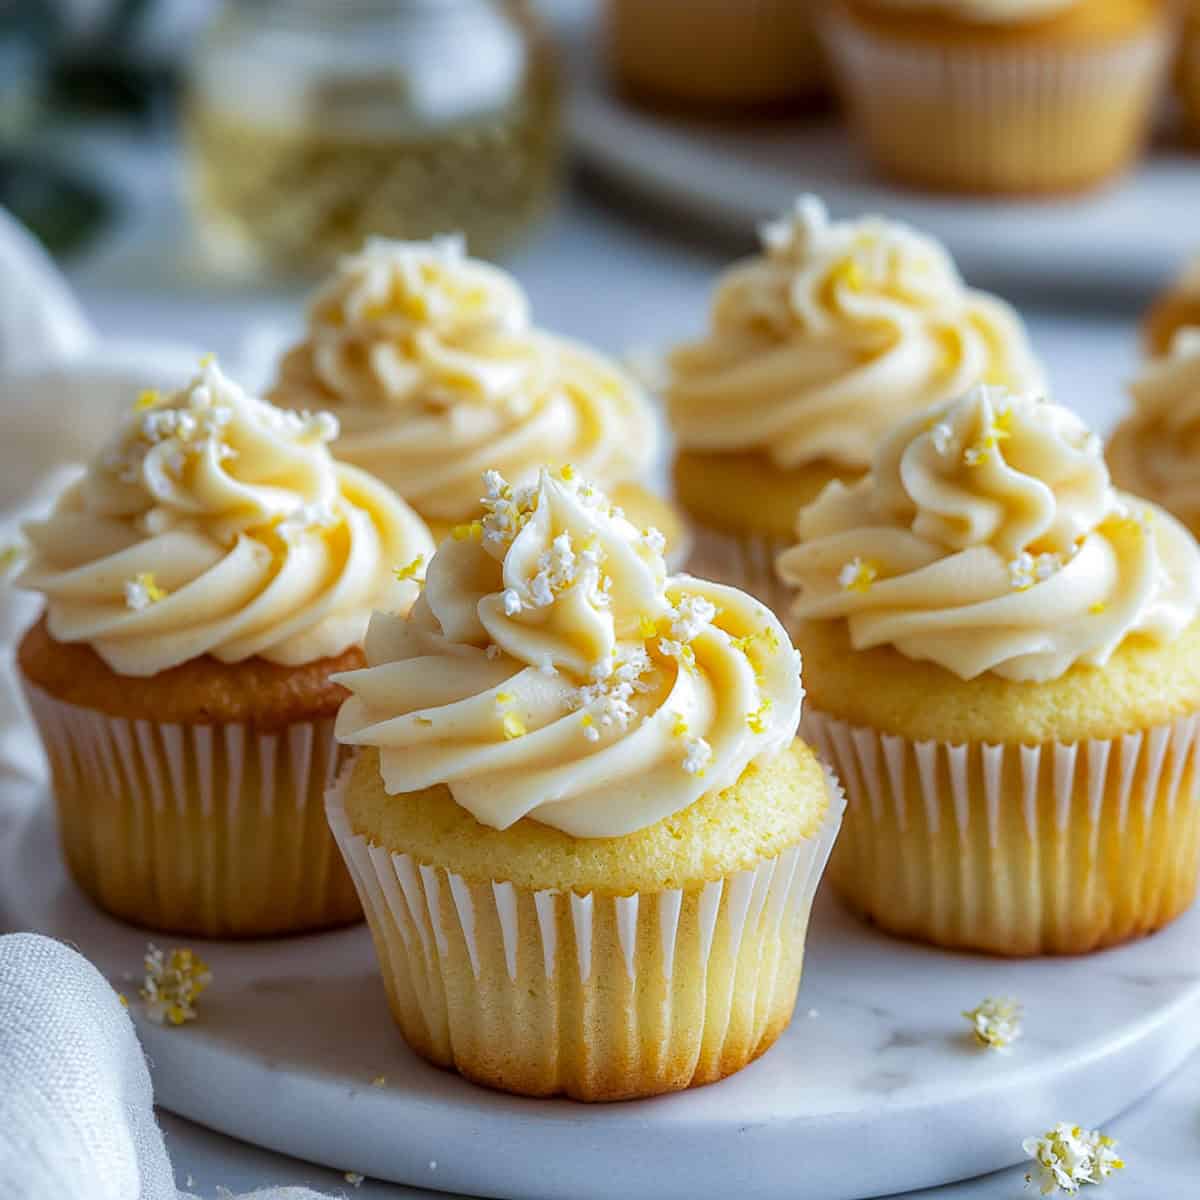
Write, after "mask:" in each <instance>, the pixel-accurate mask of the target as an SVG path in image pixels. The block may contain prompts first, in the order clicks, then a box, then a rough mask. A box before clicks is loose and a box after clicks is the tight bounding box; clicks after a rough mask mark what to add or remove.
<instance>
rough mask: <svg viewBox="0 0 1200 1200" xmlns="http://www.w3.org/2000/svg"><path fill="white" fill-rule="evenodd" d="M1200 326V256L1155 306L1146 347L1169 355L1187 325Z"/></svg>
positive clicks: (1145, 331)
mask: <svg viewBox="0 0 1200 1200" xmlns="http://www.w3.org/2000/svg"><path fill="white" fill-rule="evenodd" d="M1188 325H1195V326H1196V327H1197V328H1198V329H1200V258H1197V259H1195V260H1194V261H1193V262H1192V263H1190V264H1189V265H1188V267H1187V268H1186V269H1185V270H1184V271H1183V273H1182V274H1181V275H1180V276H1179V278H1178V279H1176V280H1175V282H1174V283H1173V284H1172V285H1171V287H1170V288H1168V289H1167V291H1165V292H1164V293H1163V294H1162V295H1161V296H1160V297H1159V298H1158V299H1157V300H1156V301H1155V302H1154V304H1153V305H1152V306H1151V308H1150V311H1149V312H1148V313H1147V314H1146V320H1145V322H1144V323H1143V328H1142V340H1143V342H1144V343H1145V347H1146V350H1147V351H1148V352H1149V353H1150V354H1153V355H1160V354H1166V353H1167V351H1168V350H1170V349H1171V343H1172V342H1173V341H1174V340H1175V335H1176V334H1177V333H1178V332H1179V331H1180V330H1181V329H1183V328H1184V327H1185V326H1188Z"/></svg>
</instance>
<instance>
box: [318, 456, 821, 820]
mask: <svg viewBox="0 0 1200 1200" xmlns="http://www.w3.org/2000/svg"><path fill="white" fill-rule="evenodd" d="M485 486H486V492H487V495H486V498H485V499H484V501H483V510H482V514H481V519H479V520H476V521H473V522H471V523H470V524H468V525H465V526H463V527H461V528H458V529H456V530H455V531H454V534H453V535H452V536H451V537H448V538H447V539H446V540H445V541H444V542H443V543H442V544H441V546H439V547H438V551H437V553H436V554H435V555H434V558H433V561H432V562H431V563H430V564H429V568H428V573H427V575H426V577H425V585H424V590H423V592H422V594H421V597H420V599H418V601H417V603H416V604H415V605H414V606H413V609H412V611H411V613H410V614H409V615H408V616H407V617H402V616H394V615H386V614H377V615H376V616H375V617H374V618H373V619H372V622H371V628H370V632H369V633H368V635H367V642H366V653H367V661H368V664H369V665H368V666H367V668H365V669H364V670H361V671H352V672H349V673H346V674H343V675H340V676H338V677H337V678H338V681H339V682H340V683H342V684H343V685H344V686H345V687H347V688H348V689H349V690H350V692H351V693H352V695H351V698H350V699H348V700H347V701H346V703H345V704H344V705H343V707H342V710H341V712H340V713H339V715H338V736H339V737H340V738H341V739H342V740H343V741H346V742H349V743H352V744H354V745H361V746H375V747H378V749H379V751H380V766H381V774H382V778H383V782H384V786H385V788H386V790H387V791H388V792H389V793H391V794H395V793H399V792H414V791H418V790H420V789H423V788H428V787H432V786H434V785H438V784H445V785H446V786H447V787H448V788H449V790H450V792H451V794H452V795H453V797H454V799H455V801H457V803H458V804H459V805H461V806H462V807H463V808H465V809H466V810H467V811H468V812H470V813H471V814H472V815H473V816H474V817H475V818H476V820H478V821H480V822H481V823H482V824H484V825H488V826H491V827H492V828H495V829H506V828H508V827H509V826H510V825H512V824H514V823H515V822H516V821H519V820H520V819H521V818H522V817H532V818H533V819H534V820H536V821H539V822H541V823H543V824H545V825H550V826H553V827H554V828H556V829H559V830H561V831H563V832H565V833H568V834H570V835H572V836H575V837H589V838H590V837H619V836H623V835H625V834H628V833H632V832H633V831H635V830H638V829H642V828H645V827H647V826H650V825H653V824H655V823H656V822H658V821H660V820H661V819H663V818H664V817H666V816H669V815H670V814H672V813H676V812H679V811H681V810H682V809H685V808H687V807H688V806H689V805H690V804H692V803H693V802H694V801H695V800H697V799H699V797H700V796H702V795H704V794H706V793H710V792H716V791H720V790H722V789H724V788H726V787H728V786H730V785H731V784H733V783H734V782H735V781H736V780H737V779H738V777H739V776H740V775H741V773H742V771H743V770H744V769H745V768H746V766H747V765H748V764H749V763H750V762H751V761H752V760H754V759H755V758H757V757H758V756H760V755H765V754H771V753H774V752H775V751H778V750H781V749H782V748H784V747H785V746H786V745H788V744H789V743H790V742H791V740H792V739H793V738H794V737H795V734H796V728H797V723H798V721H799V718H800V703H801V698H802V695H803V692H802V689H801V687H800V672H799V659H798V655H797V654H796V652H795V650H794V649H793V648H792V646H791V643H790V642H789V640H788V638H787V635H786V634H785V633H784V631H783V628H782V626H780V624H779V622H778V620H777V619H776V618H775V617H774V616H773V615H772V614H771V612H770V611H769V610H768V609H766V608H765V607H764V606H763V605H762V604H760V603H758V601H756V600H754V599H752V598H751V597H750V596H747V595H745V594H744V593H743V592H739V591H737V590H735V589H733V588H728V587H722V586H719V585H717V584H714V583H708V582H706V581H704V580H701V579H693V578H691V577H689V576H686V575H674V576H668V575H667V573H666V567H665V565H664V563H663V557H662V538H661V536H660V535H658V534H657V533H656V531H654V530H646V531H642V532H639V531H638V530H637V529H636V528H635V527H634V526H633V525H632V524H630V522H629V521H628V520H626V519H625V517H624V516H623V515H622V514H621V512H620V510H618V509H614V508H612V507H611V506H610V505H609V504H608V502H607V501H606V500H605V498H604V497H603V496H602V495H601V494H600V492H599V491H597V490H596V489H595V488H594V487H592V486H591V485H590V484H587V483H583V482H581V481H580V480H579V478H578V476H577V475H576V474H575V473H574V472H573V471H572V470H570V469H569V468H564V470H563V471H562V472H559V473H551V472H550V471H548V470H543V471H542V472H541V473H540V474H539V476H538V479H537V480H536V482H535V483H534V484H532V485H530V486H528V487H523V488H514V487H512V486H510V485H509V484H508V483H507V482H506V481H505V480H504V479H503V478H502V477H501V476H500V475H499V474H497V473H496V472H494V471H490V472H488V475H487V478H486V480H485Z"/></svg>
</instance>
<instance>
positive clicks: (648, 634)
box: [638, 613, 658, 638]
mask: <svg viewBox="0 0 1200 1200" xmlns="http://www.w3.org/2000/svg"><path fill="white" fill-rule="evenodd" d="M657 632H658V625H657V624H656V623H655V622H654V621H653V620H652V619H651V618H650V617H648V616H646V615H645V614H644V613H643V614H642V615H641V616H640V617H638V636H639V637H644V638H652V637H653V636H654V635H655V634H656V633H657Z"/></svg>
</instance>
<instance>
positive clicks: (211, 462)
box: [18, 364, 433, 676]
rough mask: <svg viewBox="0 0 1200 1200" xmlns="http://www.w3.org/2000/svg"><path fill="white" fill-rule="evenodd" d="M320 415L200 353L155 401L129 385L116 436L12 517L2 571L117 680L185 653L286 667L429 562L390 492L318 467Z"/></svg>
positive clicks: (335, 637) (336, 467) (392, 600)
mask: <svg viewBox="0 0 1200 1200" xmlns="http://www.w3.org/2000/svg"><path fill="white" fill-rule="evenodd" d="M336 432H337V422H336V420H335V419H334V418H333V417H331V416H329V414H328V413H317V414H316V415H309V414H306V413H305V414H301V413H293V412H284V411H282V410H281V409H277V408H275V407H273V406H272V405H270V404H267V403H265V402H264V401H262V400H259V399H256V398H255V397H252V396H249V395H247V394H246V393H245V392H244V391H242V390H241V389H240V388H239V387H237V386H236V385H235V384H233V383H232V382H231V381H230V380H228V379H227V378H226V377H225V376H224V375H223V374H222V373H221V372H220V370H219V369H218V368H217V367H216V366H215V365H212V364H209V365H207V366H205V367H204V368H203V370H202V371H201V373H200V374H199V375H198V376H197V377H196V378H195V379H194V380H193V381H192V382H191V383H190V384H189V385H188V386H187V387H186V388H184V389H183V390H181V391H180V392H178V393H176V394H175V395H172V396H170V397H167V398H163V397H160V396H159V395H157V394H156V393H144V394H143V395H142V397H141V398H140V399H139V401H138V403H137V405H136V406H135V408H134V410H133V411H132V412H131V413H130V415H129V416H128V417H127V418H126V419H125V421H124V423H123V424H122V426H121V428H120V429H119V430H118V432H117V434H116V436H115V438H114V439H113V441H112V442H111V443H110V445H109V446H108V447H107V448H106V450H105V451H104V452H103V453H102V454H101V456H100V457H99V458H98V459H97V460H96V461H95V462H93V463H92V464H91V466H90V467H89V468H88V470H87V472H86V473H85V474H84V475H83V476H82V478H80V479H79V480H78V481H77V482H76V483H75V484H74V485H73V486H71V487H70V488H69V489H68V490H67V491H66V493H65V494H64V495H63V496H62V497H61V499H60V500H59V502H58V504H57V505H56V507H55V509H54V511H53V512H52V514H51V515H50V517H49V518H48V519H46V520H44V521H39V522H34V523H32V524H30V525H28V526H26V536H27V538H28V540H29V542H30V545H31V558H30V561H29V563H28V565H27V566H26V568H25V570H24V571H23V572H22V574H21V576H20V578H19V580H18V583H19V584H20V585H21V586H23V587H26V588H30V589H33V590H36V591H39V592H42V593H44V594H45V596H46V600H47V621H48V627H49V631H50V634H51V636H53V637H54V638H55V639H56V640H58V641H60V642H86V643H88V644H90V645H91V646H92V647H93V648H94V649H95V650H96V652H97V653H98V654H99V655H100V656H101V657H102V658H103V659H104V661H105V662H106V663H108V665H109V666H110V667H112V669H113V670H114V671H116V672H118V673H119V674H122V675H134V676H145V675H154V674H157V673H158V672H159V671H164V670H166V669H168V668H170V667H173V666H177V665H178V664H179V663H182V662H186V661H188V660H189V659H193V658H197V657H199V656H201V655H206V654H208V655H212V656H213V657H214V658H217V659H219V660H221V661H222V662H227V663H234V662H241V661H243V660H244V659H248V658H251V657H255V656H258V657H261V658H264V659H267V660H269V661H270V662H274V663H280V664H283V665H286V666H297V665H300V664H303V663H307V662H313V661H316V660H317V659H321V658H325V657H330V656H333V655H337V654H340V653H341V652H342V651H344V650H346V649H347V648H348V647H350V646H352V645H354V644H355V643H357V642H360V641H361V640H362V638H363V636H364V634H365V632H366V628H367V622H368V620H369V618H370V614H371V610H372V609H373V608H376V607H385V608H396V609H400V610H406V609H407V608H408V607H409V606H410V605H411V603H412V601H413V599H414V598H415V593H416V585H415V584H414V583H413V582H411V581H404V582H400V581H398V580H397V579H396V578H395V574H394V572H395V568H396V567H397V566H398V565H403V564H406V563H409V562H410V561H411V560H413V558H414V557H415V556H419V555H424V556H425V557H429V556H430V555H432V552H433V542H432V539H431V538H430V535H429V531H428V530H427V529H426V528H425V525H424V524H423V522H422V521H421V520H420V518H419V517H417V516H416V514H415V513H413V512H412V511H411V510H410V509H409V508H408V507H407V506H406V505H405V504H404V503H403V501H401V500H400V498H399V497H398V496H396V495H394V494H393V493H392V492H391V491H390V490H389V489H388V488H386V487H384V486H383V485H382V484H381V483H379V482H378V481H377V480H375V479H372V478H371V477H370V476H369V475H367V474H365V473H364V472H362V471H359V470H358V469H356V468H354V467H348V466H345V465H344V464H340V463H336V462H334V460H333V458H332V456H331V455H330V453H329V449H328V447H327V445H326V443H327V442H329V441H330V439H331V438H333V436H334V435H335V434H336Z"/></svg>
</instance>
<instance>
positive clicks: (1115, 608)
mask: <svg viewBox="0 0 1200 1200" xmlns="http://www.w3.org/2000/svg"><path fill="white" fill-rule="evenodd" d="M797 529H798V534H799V537H800V545H798V546H796V547H794V548H792V549H790V550H787V551H785V552H784V554H783V555H782V556H781V558H780V563H779V566H780V572H781V574H782V576H783V578H784V579H785V580H786V581H787V582H789V583H791V584H795V585H796V586H798V587H799V588H800V596H799V599H798V601H797V603H796V606H795V610H794V611H795V615H796V616H797V617H798V618H800V619H801V620H845V621H846V622H847V624H848V625H849V632H850V640H851V644H852V645H853V646H854V647H855V648H856V649H860V650H861V649H867V648H869V647H872V646H881V645H891V646H894V647H895V648H896V649H897V650H899V651H900V652H901V653H902V654H905V655H907V656H908V657H909V658H913V659H923V660H928V661H930V662H934V663H937V664H939V665H940V666H942V667H945V668H946V669H947V670H949V671H953V672H954V674H956V675H958V676H960V677H961V678H963V679H971V678H973V677H974V676H976V675H979V674H981V673H982V672H984V671H992V672H994V673H995V674H997V675H1001V676H1003V677H1005V678H1007V679H1017V680H1029V681H1043V680H1047V679H1053V678H1056V677H1058V676H1059V675H1061V674H1062V673H1063V672H1065V671H1066V670H1067V669H1068V668H1070V667H1071V666H1072V665H1074V664H1075V663H1085V664H1091V665H1095V666H1101V665H1103V664H1104V663H1105V662H1106V661H1107V660H1108V658H1109V656H1110V655H1111V654H1112V653H1113V651H1114V650H1115V649H1116V648H1117V647H1118V646H1119V645H1120V644H1121V643H1122V642H1123V641H1124V640H1125V639H1126V638H1128V637H1130V636H1131V635H1133V634H1143V635H1146V636H1148V637H1151V638H1155V639H1157V640H1160V641H1166V640H1169V639H1171V638H1173V637H1174V636H1175V635H1177V634H1178V633H1180V632H1181V631H1182V630H1183V629H1184V628H1185V627H1186V626H1187V625H1189V624H1190V623H1191V621H1192V620H1193V619H1194V618H1195V616H1196V612H1197V607H1198V606H1200V550H1197V547H1196V544H1195V542H1194V541H1193V539H1192V538H1191V537H1190V535H1189V534H1188V533H1187V532H1186V530H1184V529H1183V528H1182V527H1181V526H1180V525H1179V524H1178V523H1177V522H1176V521H1175V520H1174V519H1173V518H1171V517H1169V516H1168V515H1167V514H1166V513H1164V512H1162V511H1160V510H1159V509H1156V508H1154V507H1153V506H1151V505H1148V504H1146V503H1145V502H1143V501H1140V500H1134V499H1132V498H1129V497H1123V496H1122V495H1121V494H1119V493H1118V492H1117V491H1116V490H1115V489H1114V488H1113V487H1112V485H1111V483H1110V480H1109V476H1108V470H1107V468H1106V467H1105V465H1104V458H1103V456H1102V454H1101V447H1100V441H1099V439H1098V438H1097V437H1096V436H1095V435H1094V434H1092V433H1090V432H1089V431H1088V429H1087V428H1086V427H1085V426H1084V425H1083V423H1082V422H1081V421H1080V420H1079V418H1078V417H1076V416H1075V415H1074V414H1073V413H1071V412H1069V411H1068V410H1067V409H1065V408H1060V407H1059V406H1057V405H1054V404H1049V403H1046V402H1044V401H1038V400H1035V399H1032V398H1029V397H1021V396H1015V395H1011V394H1009V393H1007V392H1004V391H1003V390H1000V389H992V388H986V387H978V388H975V389H974V390H972V391H971V392H970V393H968V394H967V395H966V396H965V397H963V398H961V399H959V400H955V401H951V402H949V403H946V404H943V405H941V406H939V407H938V408H936V409H934V410H933V411H932V412H930V413H924V414H920V415H918V416H915V417H911V418H909V419H908V420H907V421H905V422H903V423H902V424H901V425H899V426H898V427H897V428H896V430H895V431H894V432H893V433H892V434H891V435H890V436H889V437H888V438H887V439H886V440H885V441H884V442H883V443H882V445H881V446H880V448H879V451H878V453H877V455H876V458H875V463H874V465H873V467H872V470H871V473H870V474H869V475H867V476H866V477H864V478H863V479H862V480H860V481H859V482H858V483H856V484H855V485H853V486H852V487H849V488H847V487H845V486H843V485H841V484H836V483H835V484H831V485H830V486H829V487H828V488H827V489H826V490H825V491H824V492H823V493H822V495H821V496H820V497H819V498H818V499H817V500H816V501H815V502H814V503H813V504H812V505H810V506H809V507H808V508H806V509H804V510H802V511H801V513H800V516H799V519H798V526H797Z"/></svg>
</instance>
